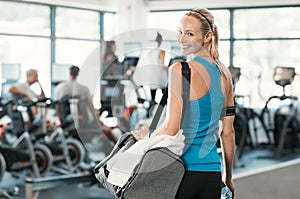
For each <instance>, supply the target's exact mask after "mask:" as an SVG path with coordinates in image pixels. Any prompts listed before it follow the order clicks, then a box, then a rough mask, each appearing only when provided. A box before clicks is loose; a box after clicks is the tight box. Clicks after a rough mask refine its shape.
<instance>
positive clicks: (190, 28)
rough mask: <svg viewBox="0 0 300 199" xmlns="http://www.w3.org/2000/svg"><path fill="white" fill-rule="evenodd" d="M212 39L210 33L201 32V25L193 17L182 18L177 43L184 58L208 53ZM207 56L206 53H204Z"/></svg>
mask: <svg viewBox="0 0 300 199" xmlns="http://www.w3.org/2000/svg"><path fill="white" fill-rule="evenodd" d="M211 39H212V32H211V31H208V32H207V33H206V34H203V32H202V23H201V21H200V20H199V19H197V18H196V17H194V16H188V15H185V16H183V17H182V19H181V21H180V24H179V27H178V42H179V44H180V47H181V53H182V55H184V56H187V55H196V54H203V52H204V53H205V51H207V52H208V44H209V42H210V41H211ZM205 54H207V53H205Z"/></svg>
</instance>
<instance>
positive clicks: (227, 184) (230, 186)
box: [222, 180, 235, 199]
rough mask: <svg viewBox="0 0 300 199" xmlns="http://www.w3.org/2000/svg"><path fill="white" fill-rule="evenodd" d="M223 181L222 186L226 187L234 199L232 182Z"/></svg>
mask: <svg viewBox="0 0 300 199" xmlns="http://www.w3.org/2000/svg"><path fill="white" fill-rule="evenodd" d="M222 181H223V185H224V186H227V187H228V188H229V190H230V192H231V198H232V199H233V198H234V191H235V189H234V183H233V181H232V180H222Z"/></svg>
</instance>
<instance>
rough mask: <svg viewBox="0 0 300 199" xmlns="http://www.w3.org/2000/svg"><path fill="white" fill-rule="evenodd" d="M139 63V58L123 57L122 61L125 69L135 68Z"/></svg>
mask: <svg viewBox="0 0 300 199" xmlns="http://www.w3.org/2000/svg"><path fill="white" fill-rule="evenodd" d="M138 61H139V57H125V58H124V61H123V65H124V67H125V68H128V67H130V66H136V65H137V63H138Z"/></svg>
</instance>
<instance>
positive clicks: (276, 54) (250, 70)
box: [233, 39, 300, 107]
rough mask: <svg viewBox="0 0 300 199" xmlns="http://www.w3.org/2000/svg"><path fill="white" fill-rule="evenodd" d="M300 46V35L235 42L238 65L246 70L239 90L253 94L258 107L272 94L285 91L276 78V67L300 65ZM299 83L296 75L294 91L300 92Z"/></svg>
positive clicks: (243, 93)
mask: <svg viewBox="0 0 300 199" xmlns="http://www.w3.org/2000/svg"><path fill="white" fill-rule="evenodd" d="M299 46H300V39H299V40H263V41H237V42H235V48H234V52H235V55H234V57H233V60H234V66H236V67H240V68H241V73H242V76H241V79H240V81H239V82H238V84H237V86H236V94H241V95H250V96H251V98H252V105H253V106H255V107H262V106H263V105H264V103H265V101H266V99H267V98H268V97H270V96H272V95H282V88H281V87H280V86H278V85H276V84H275V83H274V81H273V71H274V68H275V67H276V66H286V67H297V66H298V65H299V63H300V57H299V56H298V52H299ZM283 49H288V50H283ZM259 77H260V78H261V79H259ZM259 83H260V84H259ZM299 85H300V82H299V79H298V78H295V80H294V82H293V83H292V91H293V93H292V94H294V95H298V96H300V92H299V91H300V90H299ZM286 90H287V92H289V91H291V89H288V88H287V89H286ZM287 94H289V93H287Z"/></svg>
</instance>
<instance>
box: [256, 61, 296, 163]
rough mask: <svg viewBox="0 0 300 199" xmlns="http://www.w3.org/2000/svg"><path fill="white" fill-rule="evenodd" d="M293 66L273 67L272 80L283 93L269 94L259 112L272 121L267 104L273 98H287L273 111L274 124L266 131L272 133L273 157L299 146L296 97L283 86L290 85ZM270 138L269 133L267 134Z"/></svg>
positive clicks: (292, 78) (292, 77) (293, 75)
mask: <svg viewBox="0 0 300 199" xmlns="http://www.w3.org/2000/svg"><path fill="white" fill-rule="evenodd" d="M295 75H296V73H295V68H293V67H280V66H278V67H276V68H275V69H274V74H273V80H274V82H275V83H276V84H277V85H279V86H281V87H282V89H283V94H282V95H281V96H271V97H270V98H269V99H268V100H267V102H266V105H265V107H264V109H263V111H262V113H261V115H262V117H263V116H266V117H267V119H268V121H272V119H271V115H270V111H269V109H268V104H269V103H270V101H271V100H273V99H279V100H280V101H286V100H289V103H288V104H284V105H281V106H279V107H278V108H277V109H276V110H275V113H274V118H273V121H274V126H273V127H270V126H269V128H268V132H269V133H270V132H272V133H273V137H272V138H273V141H272V143H273V144H274V146H275V157H276V158H280V157H281V155H282V153H283V151H284V149H287V150H290V151H294V150H295V149H296V148H297V147H299V146H300V140H299V133H300V121H299V117H298V114H299V113H298V97H297V96H293V95H286V94H285V87H286V86H287V85H290V84H291V83H292V82H293V80H294V77H295ZM269 138H271V135H269Z"/></svg>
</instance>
